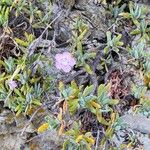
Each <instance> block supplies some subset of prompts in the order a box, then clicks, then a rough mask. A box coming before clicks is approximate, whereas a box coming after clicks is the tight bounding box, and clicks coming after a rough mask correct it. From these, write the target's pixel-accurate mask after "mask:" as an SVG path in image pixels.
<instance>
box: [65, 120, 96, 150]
mask: <svg viewBox="0 0 150 150" xmlns="http://www.w3.org/2000/svg"><path fill="white" fill-rule="evenodd" d="M79 127H80V125H79V124H78V123H77V122H74V124H73V127H72V129H70V130H69V131H67V132H66V133H65V134H66V135H68V136H69V138H68V139H67V140H66V141H65V142H64V144H63V150H71V149H73V150H91V146H92V145H94V143H95V140H94V138H93V137H92V134H91V133H90V132H87V133H85V134H82V133H81V132H80V128H79Z"/></svg>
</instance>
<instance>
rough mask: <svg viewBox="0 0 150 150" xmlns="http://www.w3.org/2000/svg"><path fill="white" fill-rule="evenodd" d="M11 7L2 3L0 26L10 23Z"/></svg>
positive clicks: (0, 7) (0, 6)
mask: <svg viewBox="0 0 150 150" xmlns="http://www.w3.org/2000/svg"><path fill="white" fill-rule="evenodd" d="M9 13H10V7H8V6H2V5H0V26H5V25H6V24H7V23H8V18H9Z"/></svg>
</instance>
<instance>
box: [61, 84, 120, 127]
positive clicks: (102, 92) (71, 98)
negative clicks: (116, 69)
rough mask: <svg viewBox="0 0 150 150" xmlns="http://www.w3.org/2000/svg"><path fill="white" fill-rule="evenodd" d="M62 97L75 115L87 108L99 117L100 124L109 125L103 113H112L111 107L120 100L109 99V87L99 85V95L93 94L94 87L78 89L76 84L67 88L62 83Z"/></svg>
mask: <svg viewBox="0 0 150 150" xmlns="http://www.w3.org/2000/svg"><path fill="white" fill-rule="evenodd" d="M59 90H60V95H61V97H62V98H63V99H65V100H66V101H67V102H68V106H69V111H70V113H71V114H72V115H73V114H74V113H75V112H76V111H77V109H79V108H87V109H89V110H90V111H91V112H92V113H94V114H95V115H96V116H97V119H98V121H99V122H100V123H102V124H105V125H108V122H106V121H105V119H104V118H103V117H102V112H109V111H112V109H111V108H110V106H112V105H116V104H117V103H118V100H113V99H111V98H109V96H108V94H109V91H108V90H109V88H108V85H107V86H105V85H103V84H101V85H99V87H98V91H97V95H95V94H93V90H94V86H93V85H90V86H87V87H85V88H84V89H83V88H82V87H78V86H77V85H76V83H75V82H72V83H71V85H70V86H67V87H65V86H64V84H63V83H62V82H61V83H60V85H59Z"/></svg>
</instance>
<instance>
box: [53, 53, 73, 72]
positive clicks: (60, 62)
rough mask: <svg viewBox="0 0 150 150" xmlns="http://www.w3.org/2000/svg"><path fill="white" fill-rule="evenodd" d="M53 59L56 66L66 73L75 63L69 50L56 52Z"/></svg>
mask: <svg viewBox="0 0 150 150" xmlns="http://www.w3.org/2000/svg"><path fill="white" fill-rule="evenodd" d="M55 60H56V63H55V66H56V68H57V69H59V70H63V71H64V72H66V73H68V72H70V71H71V69H72V67H73V66H74V65H75V64H76V60H75V58H74V57H73V56H72V55H71V53H69V52H63V53H59V54H56V56H55Z"/></svg>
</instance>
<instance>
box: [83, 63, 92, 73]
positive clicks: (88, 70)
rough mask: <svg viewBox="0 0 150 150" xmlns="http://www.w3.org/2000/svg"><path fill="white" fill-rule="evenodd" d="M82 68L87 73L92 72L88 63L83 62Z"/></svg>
mask: <svg viewBox="0 0 150 150" xmlns="http://www.w3.org/2000/svg"><path fill="white" fill-rule="evenodd" d="M84 68H85V70H86V71H87V73H89V74H92V73H93V71H92V69H91V67H90V66H89V65H88V64H84Z"/></svg>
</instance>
